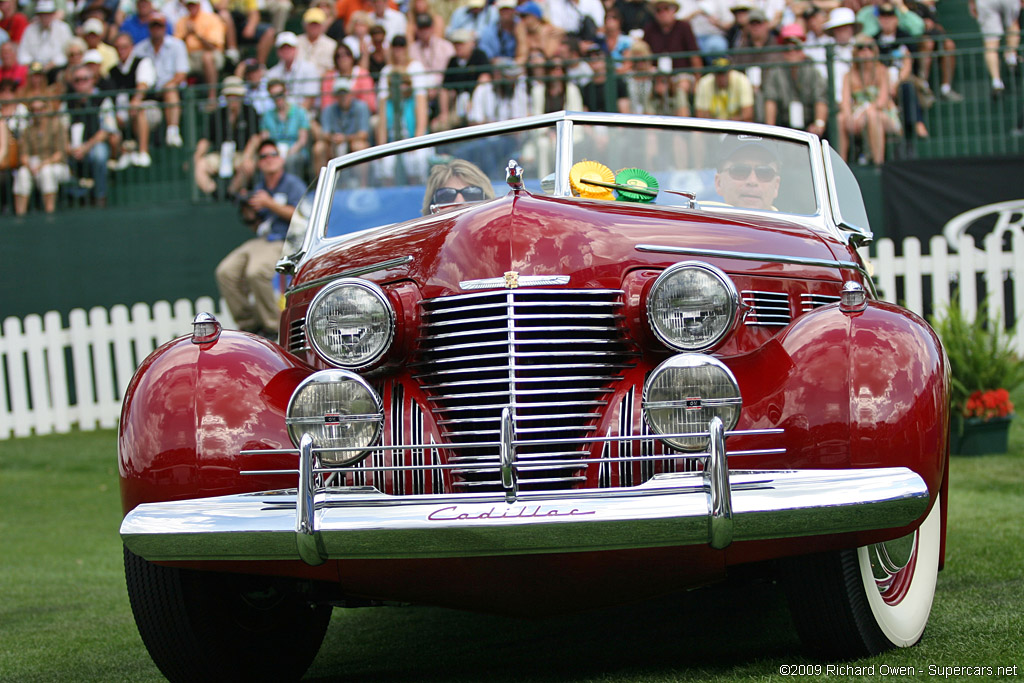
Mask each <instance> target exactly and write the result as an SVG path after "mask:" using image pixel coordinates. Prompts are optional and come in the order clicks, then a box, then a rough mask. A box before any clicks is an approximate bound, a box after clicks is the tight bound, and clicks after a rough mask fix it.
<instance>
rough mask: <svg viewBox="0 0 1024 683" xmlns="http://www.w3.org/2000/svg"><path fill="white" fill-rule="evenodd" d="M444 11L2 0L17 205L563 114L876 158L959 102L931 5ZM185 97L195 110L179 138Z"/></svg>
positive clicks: (599, 5)
mask: <svg viewBox="0 0 1024 683" xmlns="http://www.w3.org/2000/svg"><path fill="white" fill-rule="evenodd" d="M441 1H442V0H434V3H435V4H432V0H404V1H403V2H401V3H398V2H396V1H395V0H311V1H310V2H308V3H307V2H303V4H301V5H300V6H293V4H292V2H291V0H120V1H118V0H78V2H75V3H66V2H62V3H61V7H60V8H59V9H58V7H57V4H56V2H55V0H35V3H34V4H32V5H28V6H26V7H24V9H25V10H26V12H27V14H28V16H26V13H25V12H23V11H22V8H20V7H19V5H18V3H17V2H16V0H0V13H2V18H0V109H2V113H3V116H2V119H0V143H3V144H2V145H0V152H2V154H0V173H6V174H7V175H8V176H9V180H8V183H9V184H10V186H11V192H13V197H14V201H13V202H12V204H13V206H14V209H15V211H16V212H17V213H24V212H25V211H27V210H28V208H29V206H30V205H31V201H30V198H31V194H32V193H33V190H34V189H37V190H38V192H39V195H40V204H41V206H42V209H43V210H44V211H52V210H53V208H54V205H55V201H54V197H55V196H56V192H57V191H58V189H59V187H60V186H61V185H62V184H63V185H68V184H70V185H71V186H72V187H71V190H72V192H71V194H72V196H77V197H80V198H82V199H84V200H87V201H90V202H92V203H94V204H96V205H99V206H102V205H103V204H104V203H105V201H106V196H107V187H108V184H109V183H108V180H109V178H108V174H109V173H111V172H118V171H122V170H125V169H127V168H129V167H137V168H143V169H144V168H148V167H149V166H151V165H152V164H153V155H154V153H155V152H154V147H153V146H152V145H153V144H155V145H156V149H160V148H163V147H168V148H174V147H181V146H182V145H183V144H184V143H185V137H189V139H190V140H196V141H197V144H196V146H195V148H194V153H193V154H192V170H193V172H194V178H195V183H196V187H197V188H198V190H199V191H200V192H202V193H205V194H211V195H212V194H215V193H218V192H220V193H221V194H222V195H238V194H239V193H241V192H244V191H245V189H246V188H247V187H248V186H250V185H251V184H252V183H255V182H258V181H259V164H258V159H257V158H256V154H257V151H258V149H259V145H260V144H261V143H262V142H263V141H265V140H268V139H269V140H273V141H274V142H275V144H276V146H277V147H278V150H279V154H280V156H281V157H282V159H283V162H284V167H285V170H286V172H288V173H289V174H291V175H293V176H295V177H298V178H300V179H303V180H306V181H309V180H311V179H312V178H314V177H315V176H316V174H317V171H318V169H319V168H320V167H322V166H323V165H324V164H325V163H326V162H327V161H328V160H329V159H330V158H332V157H334V156H336V155H338V154H342V153H345V152H348V151H355V150H359V149H363V148H365V147H367V146H370V145H374V144H378V143H381V142H385V141H389V140H394V139H399V138H403V137H408V136H414V135H422V134H424V133H426V132H428V131H438V130H446V129H450V128H455V127H459V126H464V125H467V124H473V123H484V122H492V121H502V120H506V119H508V118H513V117H518V116H525V115H528V114H539V113H544V112H551V111H557V110H560V109H570V110H573V109H585V110H591V111H614V112H624V113H628V112H632V113H652V114H660V115H670V116H677V115H678V116H690V115H693V116H699V117H709V118H718V119H734V120H745V121H762V122H766V123H772V124H779V125H784V126H790V127H793V128H799V129H804V130H808V131H811V132H813V133H815V134H817V135H820V136H823V137H824V136H829V137H831V138H832V140H831V141H832V144H833V146H835V147H837V148H838V149H839V150H840V151H841V153H842V154H843V155H844V156H848V155H851V154H853V153H854V152H859V153H860V154H861V158H862V159H864V160H866V161H869V162H874V163H881V162H882V161H884V154H885V147H886V146H885V140H886V136H901V137H904V138H905V139H907V140H910V139H912V138H915V137H923V136H927V135H928V131H927V127H926V126H925V119H924V116H923V112H924V110H925V109H927V108H928V107H929V106H931V104H932V102H934V100H935V99H936V98H937V97H938V98H943V99H946V100H948V101H951V102H957V101H960V100H961V99H962V98H961V96H960V95H959V94H958V93H957V92H956V90H955V89H954V83H953V77H954V74H955V62H954V56H953V54H952V51H953V48H954V47H955V46H954V45H953V44H952V41H951V40H950V39H949V38H947V37H946V34H945V32H944V30H943V28H942V27H941V26H940V25H939V24H938V21H937V16H936V13H935V7H934V0H895V2H893V1H891V0H461V1H460V2H457V3H456V5H457V6H455V7H454V8H452V7H450V6H444V11H442V6H441V5H440V4H439V3H440V2H441ZM971 6H972V8H973V9H975V11H976V14H977V17H978V21H979V24H980V25H981V26H982V28H983V29H985V30H986V33H992V34H998V36H996V38H997V39H996V40H995V42H994V43H993V42H991V40H990V38H991V37H992V36H989V37H987V38H986V43H985V45H986V50H987V51H986V54H985V59H986V64H987V65H988V66H989V67H990V68H991V69H992V70H993V71H992V73H993V76H992V79H991V80H992V92H993V95H994V96H998V95H1000V94H1001V93H1002V91H1003V90H1004V89H1005V86H1004V85H1003V81H1002V80H1001V77H1000V75H1001V71H1000V63H999V56H1000V54H1002V56H1003V59H1004V61H1005V64H1006V68H1014V67H1015V66H1016V62H1017V48H1018V42H1019V21H1015V20H1016V17H1012V16H1010V15H1011V14H1012V12H1010V11H1008V10H1006V8H1004V7H1002V5H999V4H998V3H997V2H996V0H977V4H976V6H975V3H974V2H973V1H972V3H971ZM1004 10H1006V11H1004ZM1018 13H1019V7H1018ZM29 17H31V18H29ZM300 25H301V29H300V28H299V26H300ZM289 27H291V28H293V29H294V30H288V28H289ZM999 36H1002V37H1004V40H1005V44H1004V47H1000V42H999V40H998V37H999ZM869 47H870V49H869ZM1000 50H1002V53H1000ZM829 55H831V62H829V59H828V56H829ZM933 64H935V65H936V67H937V68H935V69H934V72H935V74H936V75H935V79H934V83H935V84H936V85H937V86H938V87H937V89H936V93H934V94H933V92H932V88H931V83H932V82H933V80H932V71H933V68H932V67H933ZM830 67H831V68H830ZM830 74H831V76H832V78H833V85H834V88H833V89H832V90H831V91H830V90H829V82H828V77H829V75H830ZM609 81H611V82H609ZM188 85H194V86H196V91H197V92H200V93H201V95H200V97H199V98H197V101H198V102H200V103H201V104H200V107H199V110H198V113H199V114H200V116H198V117H196V119H195V120H196V121H197V127H196V130H195V131H190V135H189V136H183V134H182V126H183V124H182V101H183V98H182V93H183V92H184V91H183V89H184V88H185V87H187V86H188ZM830 112H838V118H837V119H834V120H836V121H837V124H838V125H833V126H832V130H830V129H829V126H828V122H829V118H830V116H829V115H830ZM193 133H194V134H193ZM53 136H59V137H60V138H61V142H60V143H57V142H55V141H54V140H53V139H52V138H53ZM880 141H881V142H880Z"/></svg>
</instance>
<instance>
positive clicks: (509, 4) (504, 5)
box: [494, 0, 518, 10]
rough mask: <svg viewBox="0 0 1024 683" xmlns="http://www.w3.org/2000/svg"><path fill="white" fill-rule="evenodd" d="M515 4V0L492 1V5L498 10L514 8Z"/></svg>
mask: <svg viewBox="0 0 1024 683" xmlns="http://www.w3.org/2000/svg"><path fill="white" fill-rule="evenodd" d="M517 4H518V3H517V2H516V0H498V1H497V2H496V3H494V6H495V7H497V8H498V9H499V10H502V9H515V8H516V5H517Z"/></svg>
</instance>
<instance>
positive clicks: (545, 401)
mask: <svg viewBox="0 0 1024 683" xmlns="http://www.w3.org/2000/svg"><path fill="white" fill-rule="evenodd" d="M621 299H622V292H621V291H618V290H554V289H550V290H548V289H514V290H507V291H490V292H480V293H474V294H466V295H460V296H452V297H445V298H440V299H431V300H427V301H423V302H421V306H422V307H423V313H424V326H423V330H422V336H421V337H420V339H419V348H420V353H419V356H418V359H417V361H416V362H415V363H414V364H413V368H414V373H415V377H416V379H417V381H418V382H419V383H420V385H421V386H422V388H423V389H424V391H426V393H427V395H428V397H429V400H430V404H431V406H432V410H433V412H434V413H435V415H436V417H437V424H438V427H439V429H440V430H441V432H442V435H443V437H444V440H446V441H448V442H451V443H467V442H472V443H486V444H487V445H484V446H480V447H474V448H465V449H459V450H458V451H452V452H451V453H452V454H451V456H450V457H449V462H450V463H452V464H454V465H476V466H479V465H484V466H486V465H489V464H492V463H493V465H494V467H493V468H492V467H484V468H482V469H478V468H473V469H455V470H453V472H452V475H453V476H452V485H453V486H454V487H455V488H456V489H457V490H460V491H488V490H501V481H500V472H499V467H498V465H499V453H498V442H499V440H500V417H501V411H502V409H503V408H505V407H510V408H511V409H512V415H513V418H514V420H515V426H516V435H517V438H518V439H521V440H525V441H529V440H531V438H532V439H536V440H539V439H542V438H551V437H562V438H580V437H588V436H596V434H595V429H596V424H597V419H598V417H599V415H600V412H601V410H600V409H601V407H602V406H605V405H607V403H608V399H609V396H610V395H611V394H612V392H613V391H614V385H615V383H616V382H618V381H621V377H622V371H623V370H624V369H626V368H629V367H632V366H633V364H634V358H635V356H636V355H637V354H636V351H635V348H634V347H633V345H632V344H631V343H630V342H628V341H627V340H626V336H625V333H624V330H623V328H622V316H621V314H620V313H619V309H620V308H621V306H622V300H621ZM492 444H493V445H492ZM588 452H589V451H588V450H587V449H586V447H585V446H575V445H573V446H569V447H564V446H562V447H557V446H543V445H537V446H530V445H526V446H520V447H518V448H517V449H516V456H517V459H518V460H519V462H521V463H522V464H523V467H522V468H521V469H520V471H519V486H520V488H521V489H526V490H530V489H534V490H535V489H558V488H571V487H572V486H574V485H576V484H577V483H579V482H582V481H584V480H585V476H584V472H583V469H582V468H581V467H580V466H579V465H578V464H577V465H566V466H564V467H559V466H557V465H550V464H543V465H538V466H535V467H531V466H530V465H529V461H530V460H531V459H533V460H536V459H543V460H547V461H550V460H559V459H561V460H578V459H580V458H581V457H586V454H587V453H588Z"/></svg>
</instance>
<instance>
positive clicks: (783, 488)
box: [121, 418, 929, 565]
mask: <svg viewBox="0 0 1024 683" xmlns="http://www.w3.org/2000/svg"><path fill="white" fill-rule="evenodd" d="M716 421H717V418H716ZM712 432H713V433H712V436H713V438H712V440H711V441H712V446H711V448H710V451H709V453H708V454H707V457H706V459H705V464H704V471H703V472H696V473H685V474H662V475H657V476H655V477H653V478H652V479H650V480H649V481H647V482H646V483H644V484H642V485H640V486H636V487H633V488H618V489H586V490H570V491H557V492H518V491H516V492H515V495H514V496H509V495H508V494H507V493H506V494H505V495H503V494H501V493H484V494H456V495H448V496H437V495H427V496H390V495H385V494H382V493H380V492H378V491H376V490H375V489H372V488H368V487H359V488H354V487H348V488H327V489H314V488H313V487H312V485H311V483H310V482H311V481H312V464H311V463H312V458H309V457H303V458H302V459H301V461H300V470H299V472H298V474H299V483H300V486H299V488H298V489H291V490H286V491H269V492H264V493H252V494H244V495H232V496H222V497H216V498H200V499H196V500H181V501H174V502H166V503H147V504H143V505H139V506H138V507H136V508H135V509H134V510H132V511H131V512H130V513H128V515H127V516H126V517H125V519H124V521H123V523H122V524H121V538H122V540H123V541H124V544H125V545H126V546H127V547H128V548H129V549H130V550H131V551H132V552H134V553H136V554H137V555H140V556H142V557H144V558H146V559H148V560H294V559H302V560H304V561H305V562H307V563H309V564H314V565H315V564H320V563H322V562H324V561H326V560H333V559H356V558H362V559H386V558H431V557H475V556H486V555H522V554H535V553H565V552H585V551H599V550H617V549H627V548H652V547H663V546H682V545H696V544H705V543H706V544H710V545H711V546H712V547H714V548H725V547H726V546H728V545H729V544H730V543H731V542H733V541H748V540H762V539H773V538H789V537H794V536H812V535H818V534H834V533H842V532H848V531H863V530H869V529H886V528H895V527H900V526H905V525H907V524H910V523H911V522H913V521H914V520H916V519H918V518H920V517H921V515H923V514H924V512H925V510H926V509H927V507H928V500H929V496H928V487H927V485H926V484H925V482H924V480H923V479H922V478H921V477H920V476H919V475H918V474H916V473H915V472H913V471H911V470H909V469H907V468H904V467H890V468H878V469H855V470H794V471H760V470H755V471H732V472H730V471H729V469H728V465H727V463H726V454H725V450H724V447H723V436H722V428H721V423H720V422H718V423H717V424H715V425H714V426H713V428H712ZM308 449H309V445H308V444H305V446H304V450H306V451H307V453H305V454H304V456H308V455H309V453H308ZM510 498H511V500H510Z"/></svg>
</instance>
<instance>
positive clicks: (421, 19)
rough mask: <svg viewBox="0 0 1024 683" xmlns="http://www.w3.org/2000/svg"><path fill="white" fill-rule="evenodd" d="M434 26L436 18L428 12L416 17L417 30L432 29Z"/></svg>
mask: <svg viewBox="0 0 1024 683" xmlns="http://www.w3.org/2000/svg"><path fill="white" fill-rule="evenodd" d="M433 25H434V17H432V16H430V15H429V14H427V13H426V12H420V13H419V14H417V15H416V28H430V27H431V26H433Z"/></svg>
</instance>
